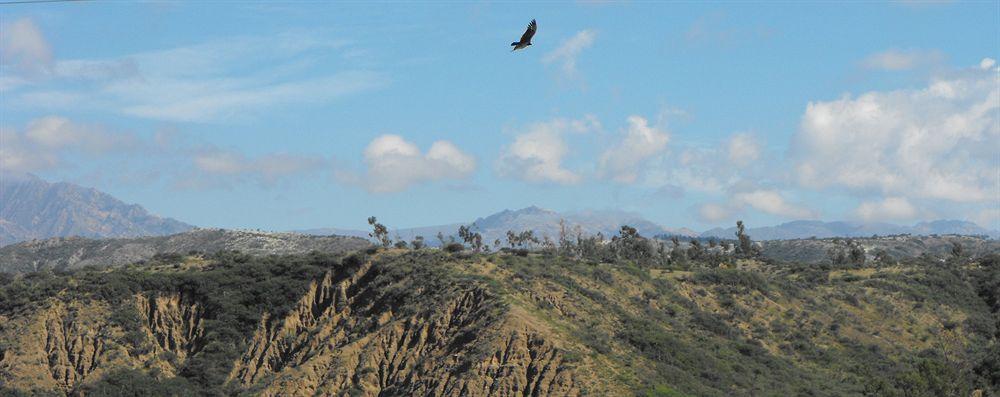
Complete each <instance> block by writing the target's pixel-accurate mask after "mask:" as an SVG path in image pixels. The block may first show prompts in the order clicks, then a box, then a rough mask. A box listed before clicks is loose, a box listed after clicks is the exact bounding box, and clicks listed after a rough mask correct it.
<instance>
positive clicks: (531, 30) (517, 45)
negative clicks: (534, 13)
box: [510, 19, 538, 52]
mask: <svg viewBox="0 0 1000 397" xmlns="http://www.w3.org/2000/svg"><path fill="white" fill-rule="evenodd" d="M536 30H538V24H537V23H535V20H534V19H532V20H531V23H529V24H528V30H525V31H524V34H522V35H521V40H520V41H515V42H513V43H510V45H511V47H514V49H513V50H511V52H513V51H517V50H520V49H522V48H525V47H527V46H529V45H531V38H532V37H533V36H535V31H536Z"/></svg>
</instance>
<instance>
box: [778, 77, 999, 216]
mask: <svg viewBox="0 0 1000 397" xmlns="http://www.w3.org/2000/svg"><path fill="white" fill-rule="evenodd" d="M998 84H1000V78H998V76H997V74H996V73H995V72H992V71H984V70H981V69H979V68H973V69H969V70H964V71H961V72H960V73H954V74H953V75H952V77H950V78H946V79H938V80H935V81H932V82H931V83H930V85H928V86H927V87H926V88H923V89H905V90H897V91H888V92H878V91H873V92H868V93H865V94H862V95H860V96H857V97H854V98H852V97H850V96H845V97H843V98H841V99H838V100H834V101H826V102H813V103H809V105H808V106H807V108H806V112H805V114H804V115H803V117H802V124H801V128H800V130H799V131H798V132H797V134H796V135H795V137H794V139H793V143H792V149H791V157H792V160H793V163H794V169H795V173H796V176H797V178H798V181H799V183H800V184H801V185H802V186H805V187H810V188H817V189H821V188H842V189H847V190H848V191H857V192H865V191H867V192H875V193H880V194H882V195H885V196H892V197H906V198H926V199H939V200H945V201H951V202H989V201H991V200H993V201H994V202H995V201H996V200H998V199H1000V198H998V197H997V196H996V194H995V193H991V192H996V191H998V188H1000V187H998V186H997V178H996V170H997V163H996V160H995V155H996V150H997V148H998V147H1000V117H998V114H1000V112H998V109H1000V90H998V89H997V86H998Z"/></svg>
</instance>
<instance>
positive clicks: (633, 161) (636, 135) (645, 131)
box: [600, 116, 670, 183]
mask: <svg viewBox="0 0 1000 397" xmlns="http://www.w3.org/2000/svg"><path fill="white" fill-rule="evenodd" d="M624 135H625V136H624V137H623V138H622V141H621V142H619V143H618V144H617V145H615V146H613V147H611V148H609V149H608V150H606V151H604V153H603V154H601V160H600V169H601V172H602V174H604V175H607V176H609V177H610V178H611V179H612V180H614V181H616V182H619V183H633V182H635V181H636V179H637V178H638V173H639V168H640V166H642V165H643V163H644V162H645V161H646V160H647V159H649V158H650V157H653V156H655V155H657V154H659V153H661V152H662V151H663V149H665V148H666V147H667V142H669V141H670V135H669V134H667V132H666V131H663V130H661V129H659V128H656V127H652V126H650V125H649V122H648V121H646V119H644V118H642V117H639V116H629V118H628V129H626V130H625V134H624Z"/></svg>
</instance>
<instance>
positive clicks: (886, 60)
mask: <svg viewBox="0 0 1000 397" xmlns="http://www.w3.org/2000/svg"><path fill="white" fill-rule="evenodd" d="M942 61H944V54H942V53H941V51H937V50H915V49H913V50H900V49H889V50H886V51H882V52H879V53H875V54H872V55H869V56H868V57H867V58H865V59H864V60H863V61H861V66H863V67H864V68H866V69H874V70H888V71H899V70H910V69H914V68H917V67H920V66H928V65H934V64H938V63H941V62H942Z"/></svg>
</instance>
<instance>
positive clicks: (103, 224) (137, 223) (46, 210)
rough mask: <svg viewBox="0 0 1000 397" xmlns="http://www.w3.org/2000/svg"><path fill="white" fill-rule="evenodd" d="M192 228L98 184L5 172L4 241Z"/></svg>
mask: <svg viewBox="0 0 1000 397" xmlns="http://www.w3.org/2000/svg"><path fill="white" fill-rule="evenodd" d="M192 228H193V226H191V225H188V224H186V223H183V222H179V221H176V220H173V219H170V218H161V217H158V216H155V215H152V214H150V213H148V212H146V210H145V209H143V208H142V207H140V206H138V205H135V204H125V203H123V202H121V201H120V200H118V199H116V198H114V197H111V196H110V195H108V194H105V193H102V192H100V191H98V190H96V189H91V188H85V187H81V186H77V185H74V184H71V183H49V182H46V181H44V180H42V179H40V178H38V177H36V176H34V175H30V174H23V175H21V174H10V173H3V174H0V246H4V245H8V244H12V243H15V242H19V241H27V240H33V239H44V238H50V237H68V236H81V237H94V238H99V237H137V236H159V235H167V234H174V233H180V232H183V231H187V230H190V229H192Z"/></svg>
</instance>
